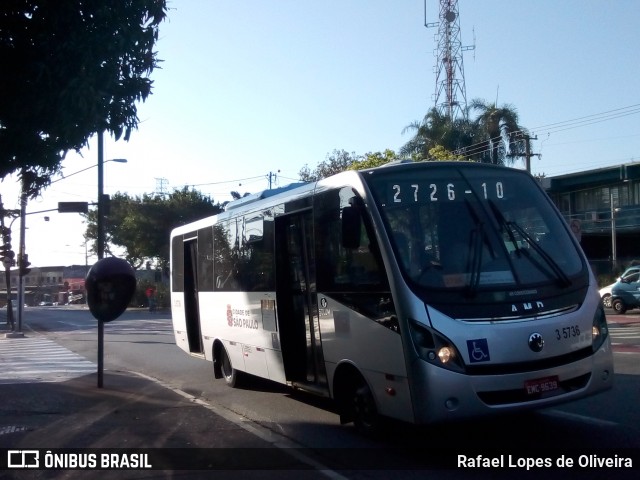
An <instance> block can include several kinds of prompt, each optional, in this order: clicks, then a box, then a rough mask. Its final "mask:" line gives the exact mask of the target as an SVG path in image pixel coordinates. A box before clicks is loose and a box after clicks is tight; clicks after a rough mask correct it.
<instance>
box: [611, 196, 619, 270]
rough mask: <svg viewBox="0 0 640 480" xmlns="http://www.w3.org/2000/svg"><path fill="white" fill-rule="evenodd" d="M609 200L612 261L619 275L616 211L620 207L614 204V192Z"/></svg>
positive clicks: (613, 267)
mask: <svg viewBox="0 0 640 480" xmlns="http://www.w3.org/2000/svg"><path fill="white" fill-rule="evenodd" d="M609 202H610V204H611V263H612V269H613V273H614V274H615V275H617V273H616V270H617V263H618V251H617V250H618V249H617V246H616V243H617V242H616V213H618V211H619V210H620V209H619V208H615V207H614V205H613V193H612V194H611V195H610V197H609Z"/></svg>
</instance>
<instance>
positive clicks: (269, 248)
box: [171, 162, 613, 430]
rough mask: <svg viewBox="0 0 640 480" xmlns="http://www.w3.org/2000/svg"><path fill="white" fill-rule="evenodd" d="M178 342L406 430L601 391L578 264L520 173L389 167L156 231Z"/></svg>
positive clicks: (594, 323) (370, 422)
mask: <svg viewBox="0 0 640 480" xmlns="http://www.w3.org/2000/svg"><path fill="white" fill-rule="evenodd" d="M171 269H172V277H171V304H172V316H173V326H174V331H175V339H176V343H177V345H178V346H179V347H180V348H182V349H183V350H185V351H186V352H188V353H190V354H191V355H194V356H197V357H201V358H203V359H206V360H209V361H212V362H213V371H214V375H215V377H216V378H224V379H225V380H226V382H227V383H228V384H229V385H231V386H234V385H235V384H236V382H237V380H238V378H239V376H240V375H245V374H251V375H255V376H258V377H263V378H267V379H271V380H273V381H275V382H279V383H282V384H286V385H290V386H292V387H294V388H298V389H304V390H306V391H309V392H313V393H317V394H319V395H323V396H327V397H330V398H332V399H334V401H335V403H336V406H337V408H338V411H339V413H340V419H341V421H342V422H343V423H347V422H350V421H353V422H354V423H355V424H356V426H357V427H358V428H360V429H364V430H366V429H373V428H375V427H376V426H377V425H378V422H379V420H380V416H386V417H392V418H395V419H399V420H402V421H407V422H413V423H418V424H424V423H433V422H440V421H445V420H450V419H459V418H465V417H470V416H480V415H486V414H490V413H496V412H508V411H515V410H522V409H530V408H539V407H547V406H550V405H554V404H557V403H560V402H565V401H569V400H574V399H578V398H582V397H585V396H588V395H592V394H594V393H597V392H601V391H603V390H606V389H609V388H610V387H611V386H612V381H613V360H612V352H611V346H610V339H609V335H608V330H607V323H606V318H605V314H604V310H603V307H602V305H601V302H600V297H599V295H598V287H597V285H596V282H595V279H594V277H593V274H592V272H591V270H590V268H589V266H588V264H587V261H586V258H585V256H584V254H583V253H582V250H581V248H580V246H579V245H578V243H577V241H576V239H575V238H574V237H573V235H572V234H571V231H570V229H569V228H568V226H567V224H566V223H565V221H564V220H563V218H562V216H561V215H560V214H559V212H558V211H557V209H556V208H555V207H554V205H553V204H552V202H551V201H550V200H549V198H548V197H547V196H546V194H545V193H544V191H543V190H542V189H541V188H540V187H539V185H538V183H537V182H536V181H535V180H534V179H533V178H532V177H531V176H530V175H529V174H527V173H526V172H524V171H521V170H516V169H510V168H504V167H496V166H491V165H483V164H477V163H469V162H423V163H401V164H395V165H390V166H384V167H380V168H374V169H369V170H362V171H358V172H356V171H349V172H343V173H340V174H338V175H335V176H333V177H330V178H326V179H323V180H320V181H318V182H314V183H309V184H299V185H292V186H289V187H283V188H280V189H275V190H267V191H265V192H262V193H260V194H254V195H250V196H247V197H245V198H242V199H240V200H237V201H234V202H231V203H229V204H228V206H227V208H226V211H225V212H224V213H221V214H219V215H216V216H213V217H209V218H205V219H202V220H199V221H196V222H194V223H191V224H189V225H184V226H181V227H179V228H176V229H175V230H174V231H173V232H172V234H171Z"/></svg>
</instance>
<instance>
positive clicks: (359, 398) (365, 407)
mask: <svg viewBox="0 0 640 480" xmlns="http://www.w3.org/2000/svg"><path fill="white" fill-rule="evenodd" d="M351 417H352V418H353V424H354V425H355V427H356V430H358V431H359V432H360V433H363V434H365V435H369V436H370V435H375V434H377V433H378V431H379V430H380V423H381V420H380V415H378V409H377V408H376V402H375V400H374V398H373V394H372V393H371V389H370V388H369V385H367V382H365V381H364V379H360V381H359V382H358V383H357V384H356V385H354V388H353V390H352V392H351Z"/></svg>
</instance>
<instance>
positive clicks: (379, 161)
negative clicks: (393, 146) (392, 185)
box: [348, 149, 398, 170]
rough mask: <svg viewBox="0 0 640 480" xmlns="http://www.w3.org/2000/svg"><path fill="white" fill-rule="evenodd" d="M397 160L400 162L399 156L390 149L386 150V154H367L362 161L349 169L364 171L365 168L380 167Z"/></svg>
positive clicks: (356, 162) (358, 161) (353, 164)
mask: <svg viewBox="0 0 640 480" xmlns="http://www.w3.org/2000/svg"><path fill="white" fill-rule="evenodd" d="M396 160H398V154H397V153H396V152H394V151H393V150H390V149H386V150H385V151H384V152H369V153H365V154H364V157H363V158H362V159H360V160H357V161H355V162H354V163H352V164H351V166H350V167H349V168H348V169H349V170H363V169H365V168H374V167H380V166H382V165H386V164H387V163H389V162H394V161H396Z"/></svg>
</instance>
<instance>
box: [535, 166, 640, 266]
mask: <svg viewBox="0 0 640 480" xmlns="http://www.w3.org/2000/svg"><path fill="white" fill-rule="evenodd" d="M544 180H545V182H546V183H545V189H546V191H547V193H548V194H549V196H550V197H551V199H552V200H553V201H554V203H555V204H556V206H557V207H558V209H559V210H560V212H561V213H562V215H563V216H564V217H565V219H566V220H567V222H569V223H570V224H571V223H573V226H574V227H577V228H578V229H579V231H580V236H581V241H580V243H581V245H582V248H583V250H584V251H585V253H586V255H587V258H589V260H590V261H591V262H592V265H593V266H594V267H595V270H596V273H611V272H612V271H613V270H616V271H617V270H620V269H621V268H622V267H623V266H624V265H626V264H628V263H630V262H631V261H633V260H640V163H628V164H624V165H617V166H614V167H606V168H599V169H595V170H587V171H584V172H578V173H571V174H568V175H559V176H556V177H549V178H546V179H544ZM612 218H613V221H612ZM614 239H615V245H616V249H615V250H616V255H615V257H616V265H613V260H614V259H613V242H614Z"/></svg>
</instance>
